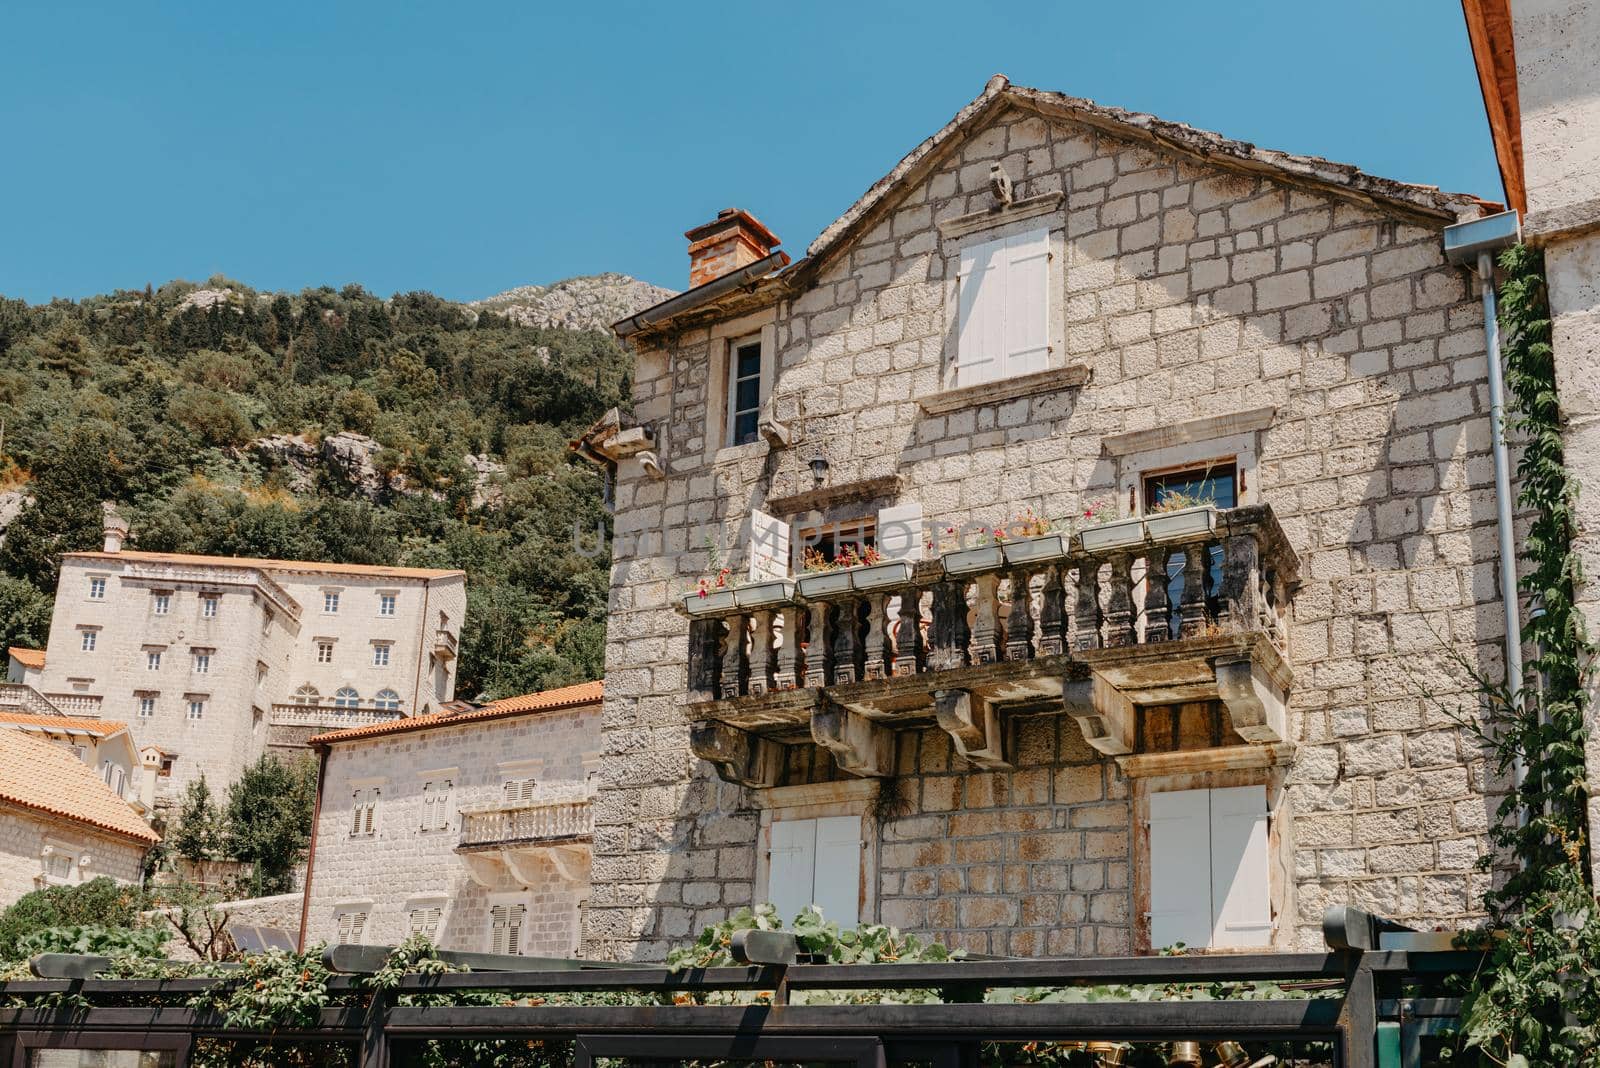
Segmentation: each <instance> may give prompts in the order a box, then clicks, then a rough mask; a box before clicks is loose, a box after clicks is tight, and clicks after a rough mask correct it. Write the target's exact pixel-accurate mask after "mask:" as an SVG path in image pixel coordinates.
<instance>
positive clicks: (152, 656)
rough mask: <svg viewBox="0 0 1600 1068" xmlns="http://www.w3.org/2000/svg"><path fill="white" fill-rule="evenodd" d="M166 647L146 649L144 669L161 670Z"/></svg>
mask: <svg viewBox="0 0 1600 1068" xmlns="http://www.w3.org/2000/svg"><path fill="white" fill-rule="evenodd" d="M163 652H165V650H164V649H146V650H145V651H144V669H145V670H146V671H160V670H161V654H162V653H163Z"/></svg>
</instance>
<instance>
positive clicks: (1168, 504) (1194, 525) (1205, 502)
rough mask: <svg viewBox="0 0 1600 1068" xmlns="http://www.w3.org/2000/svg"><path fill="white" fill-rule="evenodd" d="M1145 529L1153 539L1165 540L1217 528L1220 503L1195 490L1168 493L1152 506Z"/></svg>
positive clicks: (1208, 531)
mask: <svg viewBox="0 0 1600 1068" xmlns="http://www.w3.org/2000/svg"><path fill="white" fill-rule="evenodd" d="M1144 528H1145V530H1146V532H1148V534H1149V536H1150V540H1151V541H1166V540H1168V539H1170V538H1181V537H1186V536H1190V535H1194V534H1210V533H1211V532H1212V531H1214V530H1216V529H1217V502H1216V499H1215V498H1214V497H1209V496H1201V495H1200V494H1196V493H1183V492H1178V493H1169V494H1167V495H1166V496H1164V497H1162V499H1161V503H1159V504H1157V505H1155V506H1154V507H1153V508H1151V509H1150V514H1149V515H1148V516H1147V517H1146V518H1145V521H1144Z"/></svg>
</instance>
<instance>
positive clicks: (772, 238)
mask: <svg viewBox="0 0 1600 1068" xmlns="http://www.w3.org/2000/svg"><path fill="white" fill-rule="evenodd" d="M734 226H742V227H743V228H744V229H746V230H749V231H750V232H751V234H752V235H753V236H754V237H755V239H756V240H757V241H758V242H760V243H761V244H763V245H765V246H766V247H767V249H768V250H769V251H770V250H771V249H774V248H777V247H778V246H779V245H781V244H783V241H782V240H781V239H780V238H779V237H778V235H777V234H775V233H773V232H772V231H771V230H769V229H767V227H766V224H764V223H763V222H762V221H761V220H760V219H758V218H756V217H755V216H754V215H751V214H750V213H749V212H748V211H745V210H744V209H743V208H723V209H722V210H721V211H719V212H717V217H716V218H715V219H712V220H711V221H710V222H704V223H701V224H700V225H699V226H694V227H691V228H689V229H688V230H685V231H684V232H683V236H684V237H686V238H688V239H689V240H690V241H691V242H694V241H700V240H703V239H704V238H706V237H708V236H710V235H711V234H714V233H716V232H718V231H719V230H726V229H729V228H730V227H734Z"/></svg>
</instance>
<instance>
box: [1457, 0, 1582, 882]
mask: <svg viewBox="0 0 1600 1068" xmlns="http://www.w3.org/2000/svg"><path fill="white" fill-rule="evenodd" d="M1463 7H1464V8H1465V10H1466V13H1467V26H1468V29H1469V30H1470V31H1471V38H1472V49H1473V53H1474V55H1475V57H1476V59H1477V64H1478V76H1479V81H1480V83H1481V85H1482V88H1483V98H1484V104H1485V106H1486V108H1487V111H1488V114H1489V129H1490V131H1491V133H1492V134H1493V137H1494V144H1495V154H1496V156H1497V157H1498V159H1499V161H1500V176H1501V178H1502V179H1503V180H1504V182H1505V187H1506V197H1507V199H1508V200H1509V201H1510V202H1511V206H1512V207H1513V208H1515V209H1517V210H1518V211H1520V212H1521V213H1522V215H1523V220H1522V239H1523V240H1524V241H1525V242H1527V243H1528V244H1530V245H1534V246H1536V247H1538V248H1540V249H1542V250H1543V252H1544V266H1545V280H1546V283H1547V286H1548V296H1549V300H1550V315H1551V331H1550V334H1551V343H1552V346H1553V349H1554V352H1555V362H1556V382H1557V387H1558V391H1559V393H1560V398H1561V412H1562V415H1563V416H1564V417H1565V419H1566V442H1565V444H1566V459H1567V465H1568V467H1569V468H1570V469H1571V470H1572V471H1573V473H1574V475H1575V476H1576V477H1577V480H1578V482H1579V483H1580V484H1581V485H1582V487H1583V492H1582V493H1580V494H1579V495H1578V498H1577V501H1576V507H1577V517H1578V550H1579V554H1580V556H1581V558H1582V560H1583V574H1584V576H1585V578H1584V580H1583V581H1582V582H1581V583H1580V585H1579V588H1578V591H1577V592H1578V602H1579V604H1580V605H1581V606H1582V608H1583V612H1584V616H1585V619H1586V620H1587V623H1588V627H1589V633H1590V634H1591V635H1596V634H1600V586H1597V585H1596V581H1595V577H1596V576H1600V4H1596V3H1594V2H1593V0H1467V2H1466V3H1465V4H1464V5H1463ZM1590 678H1591V683H1592V684H1595V685H1600V676H1595V675H1591V676H1590ZM1589 716H1590V719H1589V812H1590V817H1589V820H1590V840H1591V841H1594V840H1595V839H1596V837H1597V836H1600V689H1597V690H1595V691H1593V692H1592V693H1591V699H1590V702H1589ZM1593 861H1594V864H1595V873H1596V875H1597V877H1600V853H1597V854H1596V855H1595V856H1594V858H1593Z"/></svg>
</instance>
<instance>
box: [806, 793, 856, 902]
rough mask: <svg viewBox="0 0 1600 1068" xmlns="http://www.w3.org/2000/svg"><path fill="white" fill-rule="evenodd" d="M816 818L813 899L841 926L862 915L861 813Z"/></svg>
mask: <svg viewBox="0 0 1600 1068" xmlns="http://www.w3.org/2000/svg"><path fill="white" fill-rule="evenodd" d="M816 822H817V849H816V863H815V865H814V870H813V875H812V886H813V890H812V902H813V903H814V904H815V905H817V907H818V908H820V909H822V915H823V918H824V919H829V920H834V921H835V922H837V923H838V924H839V926H840V927H841V928H850V927H854V926H855V925H856V924H857V923H858V922H859V921H860V919H861V817H859V816H827V817H824V818H822V819H819V820H817V821H816Z"/></svg>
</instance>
